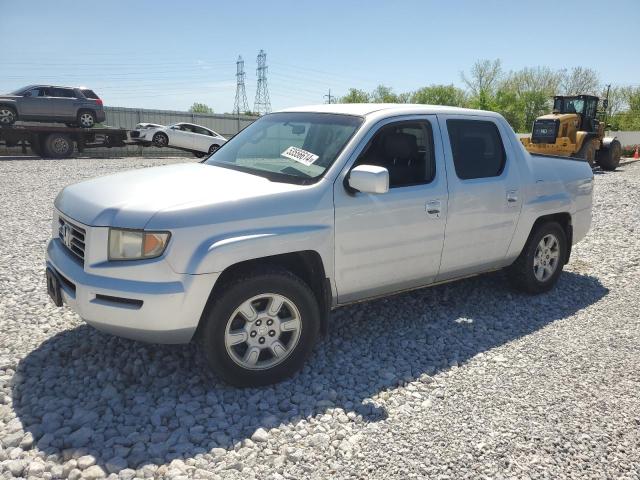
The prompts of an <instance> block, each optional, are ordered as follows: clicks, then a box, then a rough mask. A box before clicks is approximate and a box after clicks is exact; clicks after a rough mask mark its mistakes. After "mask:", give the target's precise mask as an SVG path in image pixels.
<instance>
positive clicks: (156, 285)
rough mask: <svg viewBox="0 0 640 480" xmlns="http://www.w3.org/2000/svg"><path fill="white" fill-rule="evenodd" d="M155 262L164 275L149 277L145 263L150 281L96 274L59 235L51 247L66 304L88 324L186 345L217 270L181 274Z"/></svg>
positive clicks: (52, 263) (139, 337)
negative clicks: (208, 272) (64, 243)
mask: <svg viewBox="0 0 640 480" xmlns="http://www.w3.org/2000/svg"><path fill="white" fill-rule="evenodd" d="M156 263H162V267H161V268H158V273H161V274H162V275H161V276H160V275H155V274H154V275H149V268H148V267H149V266H148V265H147V266H146V268H145V272H146V274H147V275H146V276H148V277H149V278H148V279H145V280H133V279H131V278H126V279H125V278H115V277H114V276H110V275H100V274H96V273H95V270H96V269H98V268H99V267H100V266H99V265H97V266H93V267H94V268H91V270H94V271H92V272H89V271H86V267H83V265H82V264H81V263H80V262H79V261H78V260H77V259H76V258H75V257H74V256H73V255H72V254H71V253H70V251H69V250H68V249H67V248H66V247H65V246H64V245H63V244H62V242H61V241H60V240H59V239H58V238H53V239H51V240H50V241H49V244H48V245H47V267H49V268H51V269H52V270H53V271H54V272H55V273H56V274H57V276H58V278H59V280H60V285H61V291H62V300H63V302H64V303H66V304H67V305H68V306H70V307H71V308H72V309H73V310H74V311H75V312H76V313H78V315H80V317H82V318H83V319H84V320H85V321H86V322H87V323H88V324H90V325H92V326H94V327H95V328H97V329H99V330H102V331H104V332H107V333H111V334H114V335H118V336H121V337H125V338H131V339H134V340H141V341H145V342H153V343H188V342H189V341H190V340H191V338H192V337H193V334H194V333H195V331H196V328H197V326H198V323H199V321H200V318H201V315H202V312H203V311H204V307H205V305H206V302H207V300H208V298H209V294H210V292H211V289H212V288H213V285H214V283H215V281H216V280H217V278H218V274H217V273H211V274H203V275H188V274H177V273H174V272H173V271H172V270H171V269H170V268H168V267H167V264H166V262H165V261H164V260H160V262H156ZM122 268H123V269H128V268H135V267H128V266H126V265H124V266H122ZM110 271H112V270H110ZM168 272H170V273H168ZM129 276H130V272H129Z"/></svg>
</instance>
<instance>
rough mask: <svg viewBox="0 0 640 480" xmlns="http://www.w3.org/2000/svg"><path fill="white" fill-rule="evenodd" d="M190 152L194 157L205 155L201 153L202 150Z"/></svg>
mask: <svg viewBox="0 0 640 480" xmlns="http://www.w3.org/2000/svg"><path fill="white" fill-rule="evenodd" d="M192 153H193V156H194V157H196V158H202V157H204V156H205V155H206V154H205V153H202V152H192Z"/></svg>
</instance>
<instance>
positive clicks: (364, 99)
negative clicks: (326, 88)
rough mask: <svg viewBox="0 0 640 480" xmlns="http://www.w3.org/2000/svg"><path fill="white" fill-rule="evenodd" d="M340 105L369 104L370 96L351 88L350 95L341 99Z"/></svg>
mask: <svg viewBox="0 0 640 480" xmlns="http://www.w3.org/2000/svg"><path fill="white" fill-rule="evenodd" d="M340 103H369V94H368V93H367V92H365V91H364V90H358V89H357V88H350V89H349V93H347V94H346V95H345V96H344V97H342V98H340Z"/></svg>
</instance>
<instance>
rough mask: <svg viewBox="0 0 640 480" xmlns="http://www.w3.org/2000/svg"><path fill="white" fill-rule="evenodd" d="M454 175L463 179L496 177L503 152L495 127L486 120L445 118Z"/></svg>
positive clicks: (502, 165)
mask: <svg viewBox="0 0 640 480" xmlns="http://www.w3.org/2000/svg"><path fill="white" fill-rule="evenodd" d="M447 130H448V132H449V142H450V143H451V153H452V154H453V164H454V166H455V168H456V175H458V178H460V179H462V180H470V179H473V178H487V177H497V176H499V175H500V174H501V173H502V170H503V169H504V164H505V158H506V155H505V153H504V146H503V145H502V139H501V138H500V132H499V131H498V127H497V126H496V125H495V124H494V123H493V122H489V121H486V120H447Z"/></svg>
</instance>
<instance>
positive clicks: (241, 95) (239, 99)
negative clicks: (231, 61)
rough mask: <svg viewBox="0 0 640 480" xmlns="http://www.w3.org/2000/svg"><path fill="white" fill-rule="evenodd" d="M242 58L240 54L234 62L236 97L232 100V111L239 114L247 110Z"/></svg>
mask: <svg viewBox="0 0 640 480" xmlns="http://www.w3.org/2000/svg"><path fill="white" fill-rule="evenodd" d="M244 77H245V73H244V60H243V59H242V56H238V61H237V62H236V99H235V101H234V102H233V112H234V113H237V114H238V115H240V112H243V113H244V112H246V111H248V110H249V104H248V103H247V92H246V90H245V87H244Z"/></svg>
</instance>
